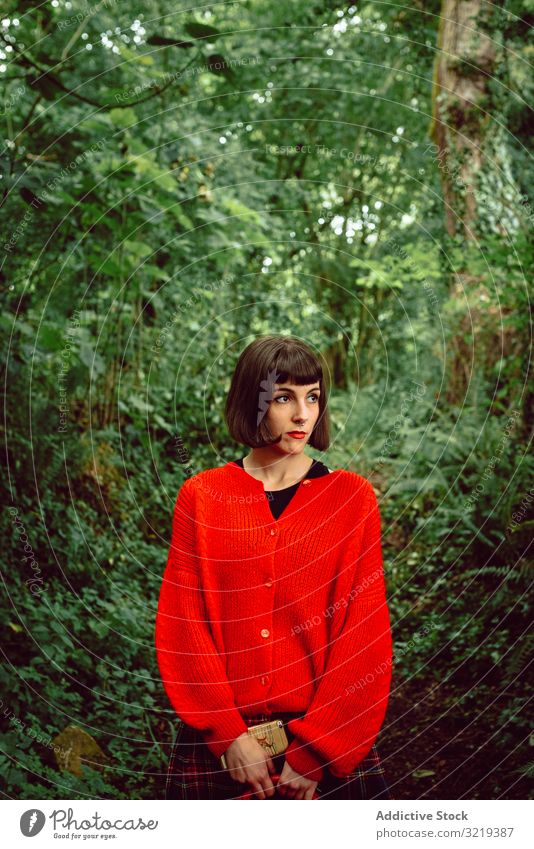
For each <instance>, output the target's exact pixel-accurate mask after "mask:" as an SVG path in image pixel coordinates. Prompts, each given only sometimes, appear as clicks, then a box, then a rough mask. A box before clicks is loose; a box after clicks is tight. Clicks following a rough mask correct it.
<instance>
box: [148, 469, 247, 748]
mask: <svg viewBox="0 0 534 849" xmlns="http://www.w3.org/2000/svg"><path fill="white" fill-rule="evenodd" d="M194 489H195V488H194V486H193V485H192V484H191V481H190V480H186V481H185V482H184V483H183V485H182V487H181V489H180V492H179V493H178V497H177V500H176V504H175V508H174V517H173V524H172V535H171V545H170V550H169V555H168V559H167V566H166V569H165V573H164V576H163V582H162V585H161V589H160V596H159V603H158V610H157V615H156V625H155V643H156V654H157V660H158V665H159V669H160V673H161V678H162V681H163V685H164V687H165V690H166V692H167V696H168V697H169V700H170V702H171V704H172V706H173V707H174V709H175V710H176V713H177V714H178V716H179V717H180V718H181V719H182V720H183V721H184V722H185V723H187V724H188V725H191V726H192V727H193V728H196V729H197V730H199V731H200V732H201V733H202V734H203V736H204V739H205V742H206V745H207V746H208V748H209V749H210V751H211V752H212V753H213V754H214V755H215V756H216V757H220V756H221V755H222V754H223V752H225V751H226V749H227V748H228V746H229V745H230V743H232V741H233V740H235V739H236V738H237V737H239V736H240V735H241V734H243V733H244V732H246V731H247V725H246V724H245V722H244V720H243V718H242V716H241V714H240V713H239V711H238V710H237V708H236V705H235V700H234V694H233V691H232V688H231V686H230V683H229V681H228V678H227V675H226V671H225V669H224V666H223V662H222V660H221V657H220V655H219V653H218V652H217V649H216V647H215V644H214V642H213V639H212V636H211V632H210V628H209V624H208V621H207V617H206V612H205V607H204V602H203V598H202V590H201V587H200V585H199V576H198V557H197V555H196V546H195V536H196V534H195V524H196V523H195V512H194V502H195V498H194Z"/></svg>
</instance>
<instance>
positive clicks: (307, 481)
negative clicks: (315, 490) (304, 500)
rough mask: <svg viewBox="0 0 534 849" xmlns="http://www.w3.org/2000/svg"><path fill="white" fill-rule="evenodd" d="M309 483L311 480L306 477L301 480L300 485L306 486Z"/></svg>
mask: <svg viewBox="0 0 534 849" xmlns="http://www.w3.org/2000/svg"><path fill="white" fill-rule="evenodd" d="M310 483H311V481H309V480H308V478H306V480H304V481H302V486H308V484H310Z"/></svg>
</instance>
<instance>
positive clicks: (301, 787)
mask: <svg viewBox="0 0 534 849" xmlns="http://www.w3.org/2000/svg"><path fill="white" fill-rule="evenodd" d="M225 757H226V763H227V765H228V772H229V773H230V775H231V777H232V778H233V779H234V781H239V782H240V783H242V784H244V783H248V784H250V786H251V788H252V791H253V793H254V794H255V795H256V797H257V798H258V799H271V798H272V797H273V796H274V793H275V788H274V785H273V782H272V780H271V775H274V774H275V772H276V769H275V766H274V764H273V760H272V758H271V757H270V755H269V754H268V753H267V752H266V751H265V749H264V748H263V746H261V745H260V743H258V741H257V740H256V739H255V738H254V737H251V736H250V734H247V732H246V731H245V732H244V733H243V734H241V735H240V736H239V737H237V739H235V740H234V741H233V743H231V745H230V746H229V747H228V749H227V750H226V752H225ZM317 784H318V782H317V781H310V780H309V779H308V778H305V777H304V776H303V775H300V774H299V773H298V772H295V770H294V769H292V768H291V767H290V766H289V764H288V762H287V761H285V763H284V768H283V769H282V773H281V775H280V779H279V781H278V783H277V785H276V788H277V790H278V792H279V793H280V795H281V796H284V798H286V799H313V795H314V793H315V790H316V787H317Z"/></svg>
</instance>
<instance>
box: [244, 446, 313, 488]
mask: <svg viewBox="0 0 534 849" xmlns="http://www.w3.org/2000/svg"><path fill="white" fill-rule="evenodd" d="M312 463H313V459H312V458H311V457H307V456H306V454H304V453H303V452H301V451H300V452H299V453H298V454H296V453H295V454H282V453H281V452H280V451H279V450H276V449H274V448H271V447H266V448H252V450H251V452H250V454H247V456H246V457H245V459H244V461H243V466H244V468H245V471H246V472H248V474H249V475H252V477H253V478H256V480H260V481H262V482H263V484H264V486H265V489H266V490H271V491H273V490H277V489H285V488H286V487H288V486H291V485H292V484H294V483H297V482H298V481H300V480H302V478H305V477H306V475H307V474H308V472H309V470H310V468H311V465H312Z"/></svg>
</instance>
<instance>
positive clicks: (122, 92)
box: [0, 0, 534, 800]
mask: <svg viewBox="0 0 534 849" xmlns="http://www.w3.org/2000/svg"><path fill="white" fill-rule="evenodd" d="M533 22H534V3H533V0H509V2H506V0H498V2H485V0H466V2H461V3H457V2H453V0H428V2H426V0H425V2H423V0H413V2H411V3H389V2H375V0H372V2H366V0H363V2H357V3H356V2H355V3H354V5H349V4H342V3H337V2H328V0H325V2H323V0H314V1H313V2H311V3H308V2H303V0H292V2H291V3H275V2H272V0H271V2H269V0H235V2H219V3H213V4H205V5H204V4H202V5H200V4H199V5H197V6H191V5H190V4H187V3H183V2H181V0H175V2H172V3H171V2H168V0H145V2H144V3H143V4H141V6H139V4H133V2H131V0H122V2H117V0H100V2H92V0H84V2H82V0H51V2H45V3H41V4H37V3H31V2H28V0H3V2H2V13H1V15H0V81H1V89H2V95H1V99H0V123H1V127H2V134H1V138H0V178H1V179H0V207H1V208H0V215H1V222H2V232H1V241H0V291H1V297H2V310H1V312H0V322H1V325H2V331H3V333H2V336H3V340H4V344H3V345H2V361H1V367H2V382H3V387H4V389H3V415H2V421H1V425H0V427H1V429H2V443H3V450H2V455H3V458H4V473H3V475H2V480H1V487H2V490H3V493H2V496H3V497H2V501H3V505H4V506H3V510H2V513H1V522H2V529H1V530H2V582H3V594H2V615H1V620H0V621H1V625H0V627H1V630H2V637H1V646H2V656H3V663H2V667H1V671H0V676H1V691H2V695H1V701H0V719H1V726H0V775H1V785H2V791H1V792H2V796H3V797H4V798H7V799H67V798H69V799H80V800H81V799H158V798H163V795H162V794H163V789H162V787H163V782H164V777H165V771H166V767H167V761H168V757H169V753H170V748H171V745H172V742H173V740H174V737H175V734H176V728H177V721H178V720H177V717H176V714H175V713H174V711H173V709H172V707H171V706H170V704H169V702H168V700H167V697H166V695H165V692H164V689H163V687H162V684H161V679H160V676H159V673H158V668H157V663H156V656H155V650H154V620H155V614H156V607H157V600H158V592H159V588H160V584H161V579H162V575H163V571H164V568H165V562H166V558H167V554H168V549H169V542H170V531H171V520H172V510H173V506H174V502H175V499H176V494H177V492H178V490H179V489H180V486H181V484H182V483H183V481H184V479H185V478H186V476H187V474H188V473H190V470H192V471H193V473H196V472H199V471H202V470H203V469H207V468H212V467H214V466H220V465H222V464H224V463H226V462H228V461H229V460H232V459H234V458H236V457H241V456H243V455H244V454H245V453H246V449H244V447H243V446H241V445H237V444H236V443H233V442H232V440H231V439H230V438H229V435H228V432H227V429H226V426H225V422H224V416H223V410H224V403H225V398H226V394H227V391H228V388H229V381H230V376H231V374H232V371H233V368H234V367H235V364H236V361H237V359H238V357H239V355H240V353H241V351H242V350H243V349H244V348H245V347H246V345H247V344H249V343H250V342H251V341H252V340H253V339H254V338H256V337H258V336H261V335H264V334H286V335H295V336H297V337H299V338H301V339H303V340H304V341H306V342H307V343H308V344H309V345H311V346H312V347H313V349H314V350H315V351H316V352H318V354H320V356H321V357H322V359H323V361H324V363H325V374H326V379H327V383H328V391H329V408H330V417H331V429H332V443H331V446H330V448H329V449H328V451H327V452H326V454H325V455H324V456H322V455H321V454H320V452H315V453H314V452H313V451H312V456H316V457H317V458H318V459H323V461H324V462H327V463H328V466H329V467H330V468H333V469H337V468H344V469H349V470H352V471H355V472H358V473H359V474H361V475H363V476H364V477H366V478H368V479H369V480H370V481H371V483H372V484H373V487H374V489H375V492H376V494H377V497H378V501H379V504H380V513H381V523H382V545H383V553H384V568H385V575H386V584H387V594H388V604H389V608H390V614H391V624H392V633H393V645H394V664H393V679H392V688H391V696H390V700H389V704H388V711H387V715H386V719H385V722H384V726H383V728H382V730H381V732H380V735H379V738H378V744H379V747H380V752H381V757H382V760H383V763H384V766H385V769H386V771H387V775H388V779H389V783H390V785H391V792H392V795H393V797H394V798H396V799H523V798H532V796H531V793H532V791H531V787H532V778H533V776H534V757H533V754H532V751H533V750H532V748H531V745H532V742H533V738H532V730H531V727H532V711H531V698H532V696H531V692H532V683H533V681H532V675H531V667H530V662H531V657H532V649H533V647H534V646H533V643H534V640H533V636H532V629H531V622H532V617H531V607H530V605H529V590H530V588H531V581H532V553H531V548H530V546H531V539H532V529H533V527H534V510H533V504H534V488H533V476H532V471H533V465H534V464H533V460H532V452H531V450H530V449H531V441H532V421H533V391H532V379H531V378H532V364H531V347H532V345H531V338H532V335H531V333H532V311H531V302H530V287H529V275H530V274H531V272H532V255H533V242H532V235H531V232H532V231H531V224H532V219H533V206H532V203H533V201H532V197H531V194H529V192H531V189H532V186H533V185H534V180H533V177H534V167H533V163H532V156H531V154H532V145H531V137H532V136H531V128H532V126H533V123H532V114H531V113H532V95H533V91H534V79H533V76H532V72H531V71H532V60H533V51H534V47H533V43H532V39H531V34H532V25H533ZM529 103H530V105H529ZM188 470H189V472H188ZM529 744H530V745H529ZM529 794H530V795H529Z"/></svg>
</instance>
